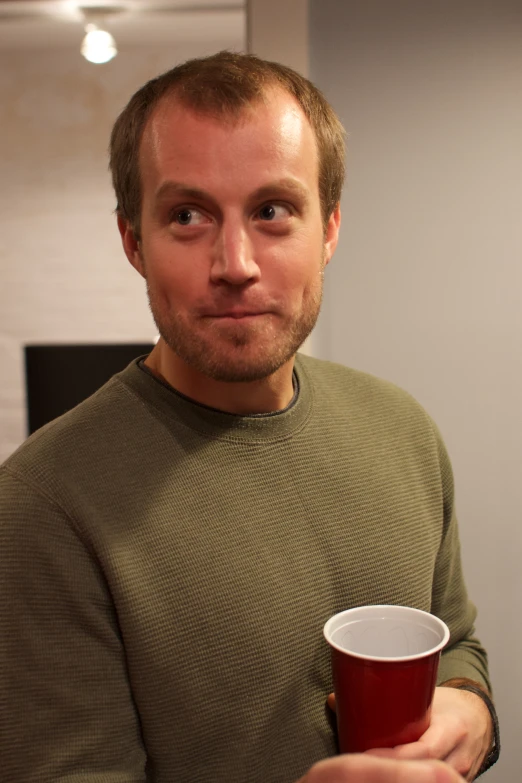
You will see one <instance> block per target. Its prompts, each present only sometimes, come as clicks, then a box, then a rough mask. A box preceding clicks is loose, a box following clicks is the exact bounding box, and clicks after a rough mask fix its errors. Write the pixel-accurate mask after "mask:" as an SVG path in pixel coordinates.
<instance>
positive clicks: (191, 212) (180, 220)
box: [171, 207, 205, 226]
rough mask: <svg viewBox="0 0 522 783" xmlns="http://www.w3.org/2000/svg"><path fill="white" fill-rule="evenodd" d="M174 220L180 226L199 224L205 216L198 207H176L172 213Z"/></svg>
mask: <svg viewBox="0 0 522 783" xmlns="http://www.w3.org/2000/svg"><path fill="white" fill-rule="evenodd" d="M171 219H172V221H173V222H174V223H177V224H178V225H179V226H199V225H200V224H201V223H203V222H204V220H205V218H204V216H203V215H202V213H201V212H200V211H199V210H198V209H188V208H187V207H184V208H183V209H176V210H175V211H174V212H173V213H172V218H171Z"/></svg>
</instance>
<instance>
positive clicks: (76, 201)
mask: <svg viewBox="0 0 522 783" xmlns="http://www.w3.org/2000/svg"><path fill="white" fill-rule="evenodd" d="M244 17H245V14H244V12H243V11H242V10H241V9H239V10H238V12H237V13H234V14H229V16H228V18H229V21H230V23H227V24H226V25H222V26H221V27H220V26H219V25H218V24H216V25H214V29H215V30H216V33H215V35H214V37H212V36H209V35H208V33H207V35H206V36H205V38H201V40H198V38H197V36H194V32H193V30H192V35H191V36H189V34H188V31H187V30H185V31H184V33H183V35H184V39H182V40H180V39H179V37H178V35H179V33H177V32H176V29H174V27H173V30H172V35H171V36H170V37H171V43H170V44H167V43H165V40H166V39H167V38H168V37H169V36H168V31H167V30H163V31H162V32H163V36H162V38H163V40H162V42H161V44H159V45H155V46H152V45H147V46H126V47H125V46H123V47H121V51H120V53H119V55H118V56H117V57H116V58H115V59H114V60H113V61H112V62H110V63H107V64H106V65H92V64H90V63H87V62H86V61H85V60H84V59H83V58H82V57H81V56H80V54H79V51H78V47H77V46H76V47H75V48H71V47H61V48H60V47H58V48H56V47H53V48H49V47H46V46H45V45H44V43H43V42H42V44H41V45H40V46H39V47H35V46H28V45H25V46H24V48H22V49H20V48H16V49H15V48H13V47H10V46H9V45H8V42H5V40H4V41H3V46H2V45H0V139H1V147H2V154H1V155H0V182H1V187H0V377H1V383H0V462H2V461H3V459H5V458H6V457H7V456H8V455H9V454H10V453H11V452H12V451H13V450H14V449H15V448H16V447H17V446H18V445H19V444H20V443H21V442H22V441H23V440H24V439H25V437H26V414H25V398H24V394H25V392H24V388H25V387H24V383H25V379H24V367H23V345H24V344H25V343H35V342H111V341H114V342H133V341H138V342H139V341H144V342H148V341H150V340H151V339H153V337H154V335H155V333H156V329H155V327H154V324H153V322H152V318H151V316H150V314H149V311H148V307H147V300H146V294H145V290H144V285H143V282H142V280H141V278H140V277H139V276H138V275H137V274H136V273H135V272H134V270H132V269H131V267H130V265H129V264H128V263H127V261H126V259H125V256H124V255H123V251H122V250H121V247H120V243H119V235H118V232H117V228H116V223H115V219H114V216H113V213H112V212H113V209H114V197H113V194H112V190H111V187H110V179H109V174H108V172H107V154H106V149H107V144H108V138H109V134H110V129H111V126H112V123H113V121H114V119H115V118H116V116H117V114H118V112H119V111H120V110H121V109H122V108H123V106H124V105H125V103H126V102H127V100H128V99H129V98H130V96H131V94H132V93H133V92H134V91H135V90H136V89H137V88H138V87H139V86H141V84H143V83H144V82H145V81H147V79H150V78H152V77H153V76H156V75H157V74H159V73H161V72H162V71H164V70H167V69H168V68H171V67H173V66H174V65H176V63H178V62H181V61H183V60H185V59H187V58H189V57H197V56H201V55H205V54H210V53H212V52H214V51H218V50H219V49H223V48H230V49H235V50H240V49H244V47H245V29H246V28H245V18H244ZM172 24H173V25H174V21H173V22H172ZM225 28H226V29H225ZM49 29H50V28H49V24H47V26H46V28H45V34H46V35H49ZM51 32H53V34H56V31H51ZM33 34H34V33H33ZM42 38H43V39H45V36H44V34H42Z"/></svg>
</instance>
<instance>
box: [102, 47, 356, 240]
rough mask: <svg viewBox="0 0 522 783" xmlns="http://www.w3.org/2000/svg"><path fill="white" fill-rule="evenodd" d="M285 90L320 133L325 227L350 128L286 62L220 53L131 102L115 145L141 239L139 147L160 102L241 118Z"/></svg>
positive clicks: (121, 205)
mask: <svg viewBox="0 0 522 783" xmlns="http://www.w3.org/2000/svg"><path fill="white" fill-rule="evenodd" d="M272 86H280V87H282V88H283V89H284V90H286V91H287V92H288V93H290V95H292V96H294V98H295V99H296V100H297V102H298V103H299V105H300V106H301V109H302V110H303V112H304V114H305V115H306V117H307V118H308V121H309V122H310V125H311V126H312V129H313V131H314V134H315V138H316V141H317V148H318V156H319V196H320V200H321V211H322V216H323V223H324V225H326V223H327V221H328V218H329V217H330V215H331V213H332V212H333V210H334V209H335V207H336V205H337V204H338V202H339V200H340V198H341V191H342V187H343V182H344V129H343V126H342V125H341V122H340V120H339V118H338V117H337V115H336V113H335V112H334V110H333V109H332V107H331V106H330V104H329V103H328V101H327V100H326V98H325V97H324V95H323V94H322V93H321V91H320V90H319V89H318V88H317V87H315V85H313V84H312V83H311V82H310V81H309V80H308V79H305V78H304V77H303V76H301V75H300V74H298V73H297V72H296V71H294V70H292V69H291V68H288V67H287V66H285V65H281V64H280V63H275V62H269V61H267V60H262V59H260V58H259V57H256V56H255V55H252V54H237V53H233V52H226V51H224V52H219V53H217V54H214V55H211V56H210V57H204V58H199V59H194V60H188V61H187V62H185V63H183V64H182V65H178V66H176V67H175V68H172V70H170V71H167V72H166V73H164V74H162V75H161V76H158V77H156V78H155V79H151V81H149V82H147V83H146V84H145V85H144V86H143V87H141V89H139V90H138V91H137V92H136V93H135V94H134V95H133V96H132V98H131V99H130V101H129V102H128V104H127V106H126V107H125V108H124V109H123V111H122V112H121V114H120V115H119V117H118V119H117V120H116V122H115V124H114V127H113V129H112V133H111V140H110V148H109V153H110V162H109V167H110V170H111V173H112V183H113V187H114V191H115V193H116V199H117V206H116V211H117V212H118V214H120V215H121V216H122V217H123V218H125V219H126V220H127V221H128V222H129V224H130V225H131V227H132V229H133V230H134V233H135V234H136V236H137V237H139V231H140V215H141V178H140V169H139V148H140V143H141V138H142V135H143V131H144V128H145V125H146V123H147V120H148V119H149V117H150V115H151V114H152V111H153V110H154V108H155V107H156V106H157V104H158V103H159V101H160V100H161V99H162V98H163V97H165V96H169V97H174V98H176V99H177V100H179V101H180V102H181V103H182V104H183V105H184V106H186V107H187V108H190V109H193V110H194V111H197V112H201V113H203V114H209V115H214V116H218V117H219V116H224V115H228V116H232V117H234V116H239V115H240V114H241V112H242V111H243V110H244V109H245V107H247V106H249V105H251V104H252V103H255V101H257V100H261V99H262V98H263V97H264V94H265V91H266V89H267V87H272Z"/></svg>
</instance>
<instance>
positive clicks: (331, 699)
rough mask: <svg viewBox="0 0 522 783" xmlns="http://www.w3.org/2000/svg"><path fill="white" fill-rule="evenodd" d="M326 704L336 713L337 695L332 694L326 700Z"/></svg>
mask: <svg viewBox="0 0 522 783" xmlns="http://www.w3.org/2000/svg"><path fill="white" fill-rule="evenodd" d="M326 703H327V704H328V706H329V707H330V709H331V710H333V711H334V712H335V693H330V695H329V696H328V698H327V699H326Z"/></svg>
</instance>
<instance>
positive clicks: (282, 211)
mask: <svg viewBox="0 0 522 783" xmlns="http://www.w3.org/2000/svg"><path fill="white" fill-rule="evenodd" d="M258 214H259V217H260V218H261V220H281V219H282V218H286V217H288V216H289V214H290V210H289V209H288V207H283V205H282V204H265V206H264V207H261V209H260V210H259V213H258Z"/></svg>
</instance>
